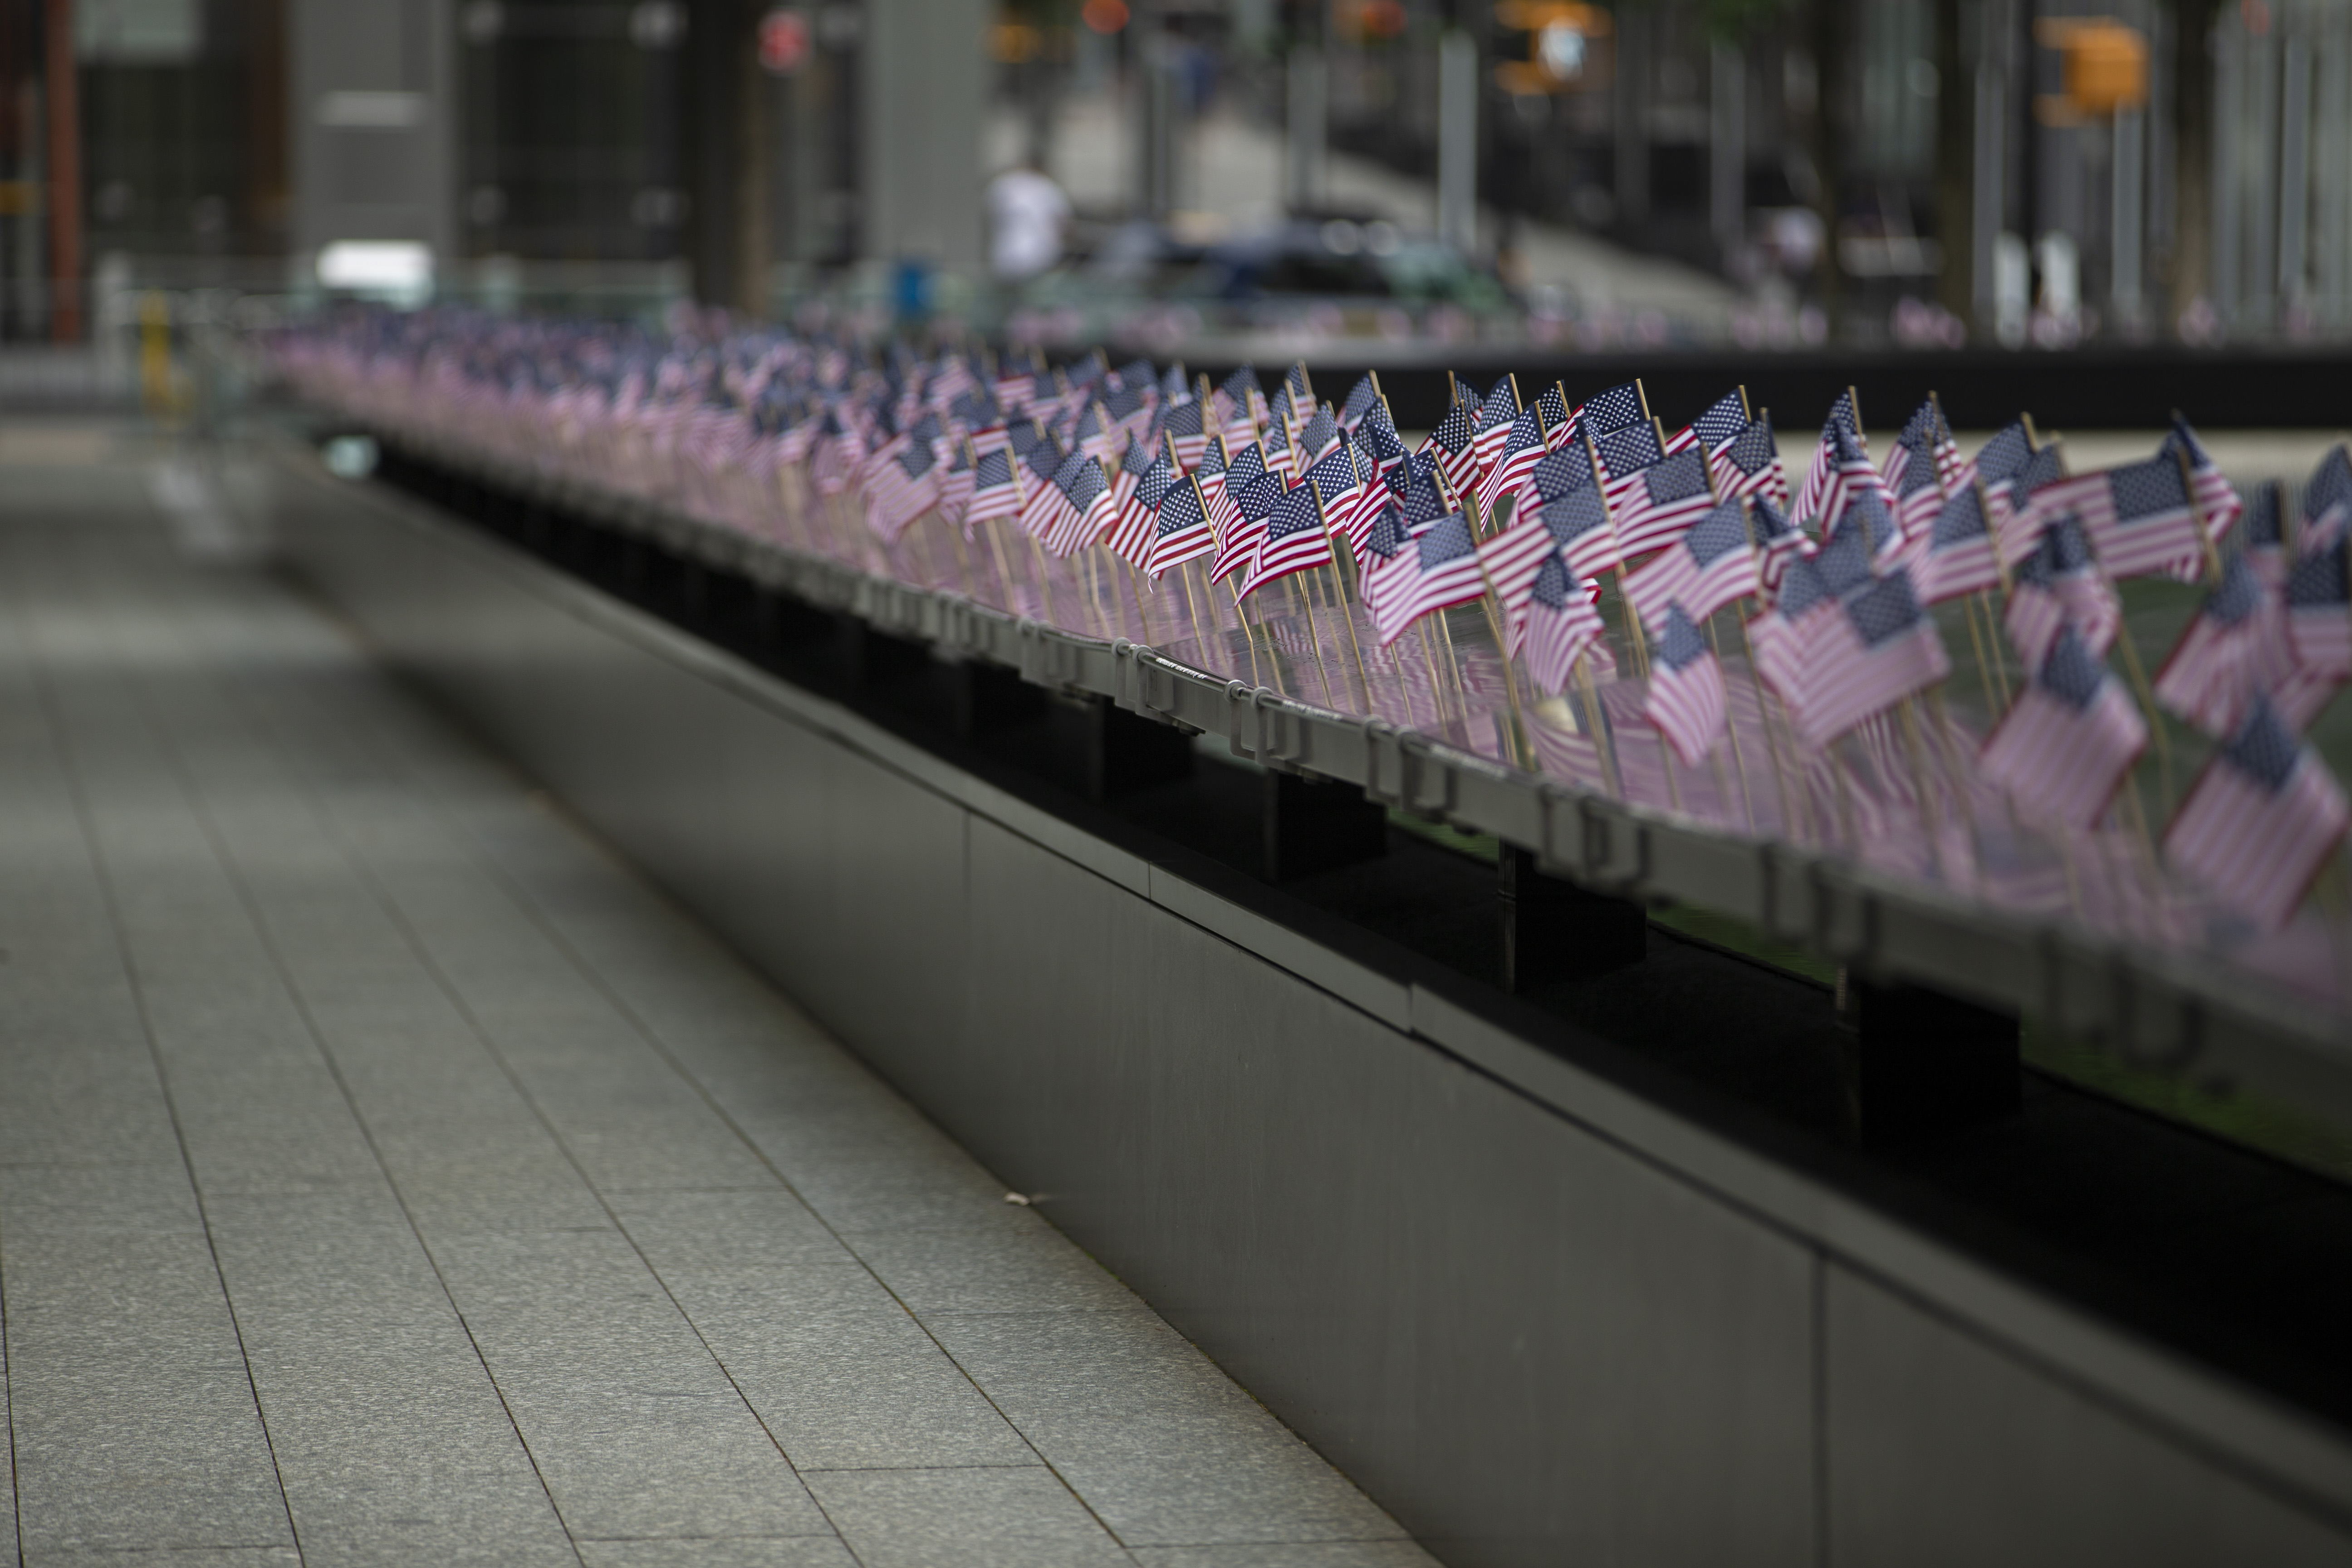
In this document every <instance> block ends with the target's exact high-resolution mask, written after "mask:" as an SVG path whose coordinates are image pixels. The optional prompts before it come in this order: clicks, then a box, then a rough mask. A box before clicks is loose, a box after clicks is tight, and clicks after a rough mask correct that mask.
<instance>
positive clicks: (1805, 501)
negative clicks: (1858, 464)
mask: <svg viewBox="0 0 2352 1568" xmlns="http://www.w3.org/2000/svg"><path fill="white" fill-rule="evenodd" d="M1841 436H1843V437H1845V439H1843V440H1841V439H1839V437H1841ZM1849 447H1851V448H1853V449H1856V450H1859V451H1860V452H1861V453H1862V455H1863V459H1864V461H1865V462H1867V461H1868V460H1869V457H1870V444H1869V443H1868V442H1867V441H1864V439H1863V438H1862V420H1861V417H1860V416H1859V415H1857V414H1856V413H1855V411H1854V406H1853V388H1852V387H1848V388H1847V389H1846V390H1845V391H1843V392H1841V393H1839V394H1838V396H1837V401H1836V402H1835V403H1832V404H1831V405H1830V415H1829V417H1828V418H1827V419H1824V420H1822V439H1821V444H1820V445H1819V446H1817V447H1814V448H1813V461H1812V465H1811V467H1810V468H1807V469H1806V470H1805V482H1804V483H1803V484H1802V485H1801V486H1799V487H1798V489H1797V504H1796V506H1795V508H1794V509H1793V510H1794V512H1795V515H1796V517H1797V518H1798V520H1799V521H1803V520H1804V519H1807V518H1813V517H1819V516H1820V515H1821V514H1822V507H1823V504H1824V503H1825V502H1826V500H1828V494H1827V492H1828V489H1829V484H1830V481H1831V479H1833V478H1835V477H1836V474H1837V472H1838V470H1839V468H1840V467H1841V466H1842V465H1843V463H1844V462H1845V461H1846V458H1845V456H1844V454H1845V452H1846V450H1847V449H1848V448H1849ZM1872 471H1873V472H1875V471H1876V470H1875V469H1874V470H1872Z"/></svg>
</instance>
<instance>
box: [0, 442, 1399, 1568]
mask: <svg viewBox="0 0 2352 1568" xmlns="http://www.w3.org/2000/svg"><path fill="white" fill-rule="evenodd" d="M44 451H47V452H49V453H52V454H54V455H56V456H58V457H63V458H78V459H80V465H79V466H60V465H57V464H50V465H47V466H44V465H41V464H38V463H34V464H30V465H27V464H26V463H24V462H22V461H18V462H15V463H7V462H5V458H9V457H13V458H18V459H23V458H28V457H29V458H37V457H39V456H40V455H41V454H42V453H43V452H44ZM122 458H123V453H122V452H121V449H120V448H110V447H109V446H108V444H107V443H106V441H105V440H103V439H96V440H89V439H85V440H84V441H83V442H82V443H81V445H80V446H79V447H77V446H75V445H73V444H72V443H71V442H68V443H66V444H65V445H63V446H58V445H57V444H55V443H51V442H47V441H46V440H45V439H44V438H42V437H40V434H39V433H38V432H36V433H34V434H33V436H32V437H20V438H16V439H12V440H11V441H10V442H8V443H7V444H6V445H5V452H0V949H5V952H0V1319H5V1406H6V1407H5V1414H6V1419H7V1435H8V1439H9V1442H8V1449H7V1458H8V1468H7V1469H6V1471H5V1472H0V1473H5V1475H6V1476H7V1478H8V1479H9V1480H10V1482H11V1483H12V1486H11V1493H10V1500H11V1502H12V1503H13V1506H11V1507H8V1508H5V1509H0V1557H5V1558H7V1559H9V1560H19V1561H22V1562H23V1563H28V1564H34V1565H37V1568H47V1565H59V1568H62V1565H67V1564H72V1565H77V1568H83V1565H90V1568H94V1565H96V1564H100V1563H115V1564H121V1565H122V1568H193V1565H198V1564H202V1565H205V1568H245V1565H254V1568H258V1565H260V1564H265V1563H297V1562H302V1563H310V1564H321V1563H336V1564H343V1563H353V1564H356V1563H384V1564H400V1565H403V1568H413V1565H416V1564H450V1563H501V1564H530V1563H583V1564H586V1565H589V1568H656V1565H660V1568H667V1565H671V1564H696V1565H702V1568H740V1565H750V1564H762V1565H767V1564H777V1565H782V1564H791V1565H803V1564H807V1565H815V1564H824V1565H835V1564H840V1565H846V1564H850V1563H863V1564H867V1565H869V1568H887V1565H898V1564H931V1563H941V1564H949V1563H952V1564H1004V1565H1007V1568H1055V1565H1060V1564H1073V1565H1075V1564H1095V1563H1142V1564H1150V1565H1157V1568H1274V1565H1276V1564H1282V1565H1288V1564H1303V1565H1307V1568H1358V1565H1361V1568H1402V1565H1404V1564H1408V1563H1426V1562H1427V1561H1428V1560H1427V1559H1426V1558H1425V1557H1424V1556H1423V1555H1422V1554H1421V1553H1420V1552H1418V1551H1417V1550H1416V1549H1415V1548H1413V1547H1412V1545H1411V1544H1410V1543H1409V1542H1404V1541H1402V1539H1400V1537H1399V1532H1398V1531H1397V1528H1396V1526H1395V1524H1394V1523H1393V1522H1392V1521H1391V1520H1389V1519H1388V1518H1387V1517H1386V1516H1385V1515H1384V1514H1382V1513H1381V1511H1380V1510H1378V1509H1376V1508H1374V1507H1373V1506H1372V1505H1371V1504H1370V1503H1369V1502H1368V1501H1366V1500H1365V1499H1364V1498H1363V1497H1362V1496H1361V1495H1360V1493H1358V1492H1357V1491H1356V1490H1355V1489H1353V1488H1352V1487H1351V1486H1349V1483H1348V1482H1347V1481H1346V1480H1345V1479H1342V1478H1340V1477H1339V1475H1338V1474H1337V1473H1335V1472H1334V1471H1332V1470H1331V1469H1330V1468H1328V1466H1327V1465H1325V1464H1324V1463H1323V1462H1322V1461H1321V1460H1320V1459H1319V1458H1317V1457H1316V1456H1315V1455H1314V1454H1313V1453H1312V1452H1310V1451H1309V1450H1307V1448H1305V1447H1303V1446H1302V1445H1300V1444H1299V1443H1298V1442H1297V1440H1296V1439H1295V1438H1293V1437H1292V1436H1290V1435H1289V1434H1288V1433H1287V1432H1286V1430H1285V1429H1284V1428H1283V1427H1282V1426H1280V1425H1278V1424H1277V1423H1276V1422H1275V1421H1274V1420H1273V1419H1272V1418H1271V1417H1269V1416H1268V1415H1266V1414H1265V1412H1264V1411H1263V1410H1262V1409H1261V1408H1259V1406H1258V1405H1255V1403H1254V1402H1253V1401H1252V1400H1251V1399H1250V1398H1249V1397H1248V1396H1247V1395H1246V1394H1244V1393H1243V1392H1242V1391H1241V1390H1239V1389H1238V1388H1236V1387H1235V1386H1234V1384H1232V1383H1231V1382H1229V1381H1228V1380H1226V1379H1225V1378H1224V1376H1223V1374H1222V1373H1219V1372H1218V1371H1217V1370H1216V1369H1215V1368H1214V1367H1213V1366H1212V1365H1210V1364H1209V1363H1207V1362H1206V1361H1205V1360H1204V1359H1203V1358H1202V1357H1201V1356H1200V1355H1199V1354H1198V1353H1197V1352H1194V1351H1193V1350H1192V1348H1191V1347H1190V1346H1189V1345H1187V1344H1186V1343H1185V1342H1183V1341H1182V1340H1181V1339H1180V1338H1178V1337H1177V1336H1176V1335H1175V1334H1174V1333H1173V1332H1171V1331H1170V1330H1169V1329H1168V1328H1167V1327H1166V1325H1164V1324H1163V1323H1161V1322H1160V1320H1159V1319H1158V1318H1157V1317H1156V1316H1154V1315H1153V1314H1152V1313H1151V1312H1150V1310H1148V1309H1146V1308H1145V1307H1144V1306H1143V1305H1142V1304H1141V1303H1139V1301H1137V1300H1135V1298H1134V1297H1132V1296H1131V1295H1129V1293H1128V1292H1127V1291H1126V1290H1125V1289H1123V1288H1122V1287H1121V1286H1120V1285H1119V1284H1118V1282H1117V1281H1116V1280H1114V1279H1111V1278H1109V1277H1108V1276H1107V1275H1106V1274H1104V1273H1103V1272H1102V1271H1101V1270H1100V1269H1098V1268H1096V1267H1095V1265H1094V1264H1093V1263H1091V1262H1090V1261H1089V1260H1088V1259H1087V1258H1085V1257H1084V1256H1083V1255H1082V1254H1080V1253H1079V1252H1078V1251H1077V1250H1076V1248H1075V1247H1071V1246H1070V1245H1069V1244H1068V1243H1066V1241H1064V1240H1063V1239H1062V1238H1061V1237H1060V1236H1059V1235H1058V1233H1056V1232H1055V1231H1054V1230H1053V1229H1052V1228H1051V1227H1050V1226H1048V1225H1046V1224H1045V1221H1044V1220H1043V1219H1042V1218H1041V1217H1040V1215H1038V1214H1037V1213H1035V1212H1034V1211H1032V1210H1028V1209H1024V1208H1019V1207H1014V1206H1011V1205H1007V1204H1006V1203H1005V1202H1004V1201H1003V1191H1002V1188H1001V1186H1000V1185H999V1184H997V1183H996V1182H994V1181H992V1179H991V1178H990V1177H989V1176H988V1174H987V1173H985V1172H983V1171H982V1170H981V1169H980V1168H979V1167H977V1166H976V1165H975V1164H973V1163H972V1162H971V1160H970V1159H968V1158H967V1157H966V1156H965V1155H963V1154H962V1153H961V1152H960V1151H959V1150H957V1149H956V1148H954V1147H953V1146H952V1145H950V1143H949V1142H946V1141H945V1140H944V1139H943V1138H941V1137H940V1135H939V1134H938V1133H937V1132H936V1131H933V1130H932V1129H931V1128H930V1127H929V1124H928V1123H926V1122H925V1121H922V1119H921V1118H919V1116H917V1115H915V1114H914V1113H913V1112H912V1111H911V1110H908V1108H907V1107H906V1106H905V1105H904V1104H903V1103H902V1102H900V1101H899V1100H897V1099H896V1098H895V1097H894V1096H892V1095H891V1094H890V1093H889V1092H888V1091H887V1090H886V1089H883V1088H882V1087H881V1086H880V1085H879V1084H878V1083H877V1082H876V1080H875V1079H872V1078H871V1077H869V1076H868V1075H867V1074H866V1072H865V1071H864V1070H863V1069H861V1068H859V1067H858V1066H857V1065H856V1064H855V1063H854V1062H853V1061H851V1060H850V1059H849V1058H847V1057H846V1056H845V1054H844V1053H843V1052H842V1051H841V1050H840V1049H839V1048H837V1047H835V1045H833V1044H832V1043H831V1042H830V1041H828V1040H827V1039H825V1038H824V1037H823V1036H822V1035H821V1034H819V1033H818V1032H817V1031H816V1030H815V1029H814V1027H813V1026H811V1025H810V1024H809V1023H808V1021H807V1020H805V1019H804V1018H803V1017H802V1016H800V1015H799V1014H797V1013H796V1012H795V1011H794V1010H793V1006H792V1005H791V1004H790V1003H789V1002H788V1001H786V1000H785V999H783V998H782V997H780V996H778V995H777V994H774V993H773V992H772V991H771V990H769V989H768V988H767V987H766V986H765V985H764V984H761V982H760V981H759V980H758V979H756V978H755V977H754V976H752V975H751V974H750V973H747V972H746V971H745V970H744V968H743V967H742V966H741V965H740V964H739V963H736V962H735V961H734V960H733V959H732V958H731V957H730V955H729V954H728V953H727V952H724V951H722V950H720V949H719V947H717V946H716V945H715V944H714V943H713V942H711V941H710V940H709V938H708V937H706V936H705V935H703V934H702V933H701V932H700V931H698V929H697V928H695V927H694V926H693V925H692V924H690V923H689V922H688V921H685V920H684V919H682V918H680V917H679V916H678V915H677V913H676V912H675V911H673V910H670V909H669V908H667V906H666V905H665V904H664V903H663V902H662V901H661V900H660V899H659V898H658V897H656V895H655V894H654V893H652V892H651V891H650V890H648V889H646V887H645V886H644V885H643V884H641V883H639V882H638V881H637V880H635V879H634V878H633V877H632V876H631V875H630V874H629V872H628V871H627V870H626V869H625V868H622V867H620V866H618V865H616V864H614V862H613V861H612V860H610V859H609V858H606V857H605V856H604V854H603V853H602V852H600V851H599V849H598V848H597V847H595V846H594V845H593V843H592V842H590V841H589V840H588V839H586V838H585V837H583V835H582V834H581V833H580V832H578V831H576V830H575V829H574V828H572V826H569V825H568V824H567V823H566V821H565V820H564V819H563V818H562V816H559V815H557V814H555V813H553V812H552V811H551V810H549V809H548V808H546V807H545V805H543V804H542V803H539V802H537V801H535V800H534V799H533V798H532V797H531V796H530V795H529V794H528V793H527V790H526V788H525V786H523V785H522V784H519V783H518V782H517V781H516V780H515V779H513V778H512V777H510V776H509V775H508V774H506V773H503V772H501V771H500V770H499V767H497V766H496V765H495V764H493V763H491V762H489V761H488V760H487V759H486V758H485V757H483V756H482V755H481V754H479V753H478V752H475V751H474V750H472V749H471V748H470V747H469V746H468V745H467V744H466V743H465V742H461V741H460V740H458V739H457V738H456V737H455V736H453V734H452V733H451V732H450V731H448V730H446V728H444V727H443V726H442V725H441V724H440V723H439V722H438V721H436V720H435V719H434V718H432V717H431V716H430V715H429V714H426V713H425V712H423V711H421V710H419V709H418V708H417V707H416V706H415V704H413V703H412V702H411V701H410V700H408V699H407V698H406V697H404V695H403V694H402V693H401V692H400V691H399V690H397V689H394V687H392V686H391V685H389V684H388V683H387V682H386V681H385V680H384V679H382V678H381V677H380V676H378V675H377V674H376V673H375V672H373V670H371V669H370V668H368V667H367V666H366V665H365V664H364V663H362V661H361V660H360V658H358V657H357V656H356V654H355V653H354V650H353V648H352V646H351V645H350V644H349V643H348V642H346V641H345V640H344V639H343V637H341V635H340V634H339V633H338V632H337V631H336V630H335V629H333V628H332V627H331V626H330V625H329V624H328V623H327V622H326V621H324V620H323V619H321V618H320V616H318V615H317V614H315V613H313V612H312V611H311V610H310V609H309V608H308V607H306V606H305V605H303V604H302V603H301V602H299V600H297V599H296V598H294V597H293V596H292V595H289V593H288V592H286V591H285V590H283V589H281V588H279V587H278V586H276V585H275V584H272V583H271V582H270V581H269V580H268V579H267V578H266V577H262V576H259V575H257V574H253V573H251V572H249V571H247V570H244V569H241V568H239V567H236V566H235V565H232V564H227V563H223V562H221V561H219V560H216V559H215V560H197V561H194V562H192V561H191V560H190V559H189V558H188V554H187V552H186V551H185V550H184V549H175V548H174V547H173V544H172V542H170V541H171V538H172V530H170V529H167V527H166V524H165V523H164V521H163V516H162V514H160V513H159V512H158V511H157V510H154V509H153V508H152V506H151V504H150V502H149V500H148V499H147V497H148V484H149V474H148V471H147V470H146V469H145V468H143V467H142V465H141V464H140V463H138V462H128V461H124V460H122ZM182 488H184V487H182ZM157 493H158V494H159V496H160V497H161V498H162V500H163V502H164V504H165V506H166V508H167V509H170V510H172V511H173V515H174V517H175V518H176V523H175V526H176V528H177V531H178V532H179V533H180V535H181V536H182V537H183V538H184V539H185V540H188V541H192V542H194V544H195V545H196V546H198V547H202V546H205V544H206V543H207V542H209V543H212V544H215V545H216V544H217V543H218V542H219V540H218V537H217V534H218V531H217V529H216V528H215V527H214V526H213V525H212V523H210V522H208V521H206V520H205V517H204V516H202V515H201V510H202V509H200V508H199V509H194V510H192V509H190V508H188V507H186V506H184V505H181V504H179V502H177V501H175V500H174V499H173V497H174V494H175V492H174V489H173V485H171V484H168V483H167V484H165V485H163V486H162V487H161V488H160V489H159V490H158V492H157ZM182 499H183V500H184V498H182Z"/></svg>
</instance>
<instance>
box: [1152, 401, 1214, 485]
mask: <svg viewBox="0 0 2352 1568" xmlns="http://www.w3.org/2000/svg"><path fill="white" fill-rule="evenodd" d="M1160 429H1161V431H1162V432H1164V433H1165V434H1166V436H1167V437H1168V438H1169V439H1170V440H1171V441H1172V442H1174V443H1175V444H1176V461H1177V463H1178V465H1179V466H1181V468H1184V469H1185V470H1186V471H1187V472H1189V471H1191V470H1192V469H1193V468H1198V467H1200V466H1201V456H1202V453H1203V452H1205V451H1207V450H1208V447H1209V431H1208V426H1205V425H1203V424H1202V409H1201V402H1200V399H1198V398H1193V397H1188V398H1186V399H1185V400H1184V401H1183V402H1181V403H1179V404H1177V405H1175V406H1174V407H1172V408H1171V409H1169V410H1168V417H1167V419H1166V420H1165V421H1164V422H1163V423H1162V424H1161V425H1160Z"/></svg>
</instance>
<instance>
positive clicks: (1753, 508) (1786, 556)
mask: <svg viewBox="0 0 2352 1568" xmlns="http://www.w3.org/2000/svg"><path fill="white" fill-rule="evenodd" d="M1748 521H1749V522H1751V523H1752V524H1754V525H1755V528H1756V547H1757V548H1758V549H1759V550H1760V551H1762V552H1764V560H1763V566H1762V572H1763V578H1764V586H1765V588H1766V590H1767V591H1768V592H1771V593H1776V594H1777V593H1779V592H1780V579H1781V578H1782V576H1783V575H1785V574H1787V572H1788V570H1789V563H1790V562H1791V561H1794V560H1797V559H1799V558H1800V557H1802V556H1807V555H1811V553H1812V552H1813V542H1812V540H1811V538H1809V537H1808V536H1807V535H1806V533H1805V531H1804V530H1803V529H1801V528H1799V527H1798V526H1797V525H1796V524H1795V523H1793V522H1790V521H1789V520H1788V519H1787V518H1786V517H1784V516H1783V515H1781V512H1780V508H1779V507H1778V506H1775V505H1774V504H1773V502H1772V498H1771V497H1769V496H1760V495H1759V496H1752V497H1750V498H1749V499H1748Z"/></svg>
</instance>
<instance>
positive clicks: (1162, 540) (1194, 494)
mask: <svg viewBox="0 0 2352 1568" xmlns="http://www.w3.org/2000/svg"><path fill="white" fill-rule="evenodd" d="M1154 521H1155V522H1156V523H1157V525H1158V529H1159V532H1158V536H1157V537H1156V538H1155V539H1154V540H1153V541H1152V544H1151V559H1150V563H1149V565H1148V566H1147V567H1146V570H1147V571H1149V572H1150V574H1151V577H1152V580H1153V581H1154V582H1157V581H1158V580H1159V579H1160V574H1162V573H1164V572H1166V571H1167V570H1168V569H1169V568H1170V567H1171V566H1181V565H1182V564H1184V563H1186V562H1187V561H1192V560H1196V559H1198V558H1199V557H1201V556H1203V555H1206V554H1207V553H1209V552H1210V551H1212V550H1213V549H1215V548H1216V544H1217V536H1216V534H1215V533H1214V532H1213V531H1212V530H1211V529H1210V527H1209V509H1208V507H1207V505H1206V503H1204V502H1203V501H1202V499H1201V487H1200V484H1199V482H1198V481H1197V480H1195V479H1193V478H1192V475H1190V474H1180V475H1178V476H1177V477H1176V479H1175V482H1174V483H1172V484H1171V485H1170V486H1169V487H1168V493H1167V494H1166V495H1165V496H1164V497H1162V498H1161V500H1160V513H1159V516H1158V517H1157V518H1156V519H1155V520H1154Z"/></svg>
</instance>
